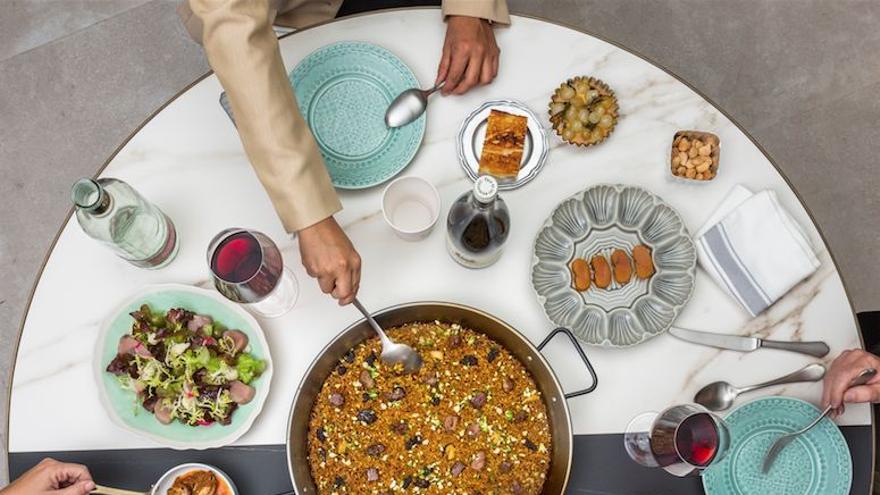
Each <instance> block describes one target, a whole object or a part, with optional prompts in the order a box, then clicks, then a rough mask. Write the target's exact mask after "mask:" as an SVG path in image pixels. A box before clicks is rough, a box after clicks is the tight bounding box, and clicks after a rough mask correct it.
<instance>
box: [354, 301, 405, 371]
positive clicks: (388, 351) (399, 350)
mask: <svg viewBox="0 0 880 495" xmlns="http://www.w3.org/2000/svg"><path fill="white" fill-rule="evenodd" d="M352 304H354V307H356V308H357V309H358V311H360V312H361V314H362V315H364V318H366V319H367V323H369V324H370V326H371V327H373V330H375V331H376V333H377V334H379V340H381V341H382V354H381V355H380V356H379V358H380V359H381V360H382V361H384V362H385V363H387V364H390V365H395V364H397V363H401V364H403V370H404V371H405V372H406V373H415V372H417V371H419V369H420V368H421V367H422V357H421V356H419V353H418V352H416V350H415V349H413V348H412V347H410V346H408V345H406V344H398V343H396V342H394V341H393V340H391V339H389V338H388V336H387V335H385V332H384V331H382V327H380V326H379V324H378V323H376V320H375V319H373V316H372V315H370V312H369V311H367V310H366V308H364V306H363V305H362V304H361V302H360V301H358V300H357V298H355V300H354V301H353V303H352Z"/></svg>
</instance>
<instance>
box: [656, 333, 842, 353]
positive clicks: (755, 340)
mask: <svg viewBox="0 0 880 495" xmlns="http://www.w3.org/2000/svg"><path fill="white" fill-rule="evenodd" d="M669 333H671V334H672V335H674V336H675V337H678V338H679V339H681V340H686V341H688V342H692V343H694V344H700V345H707V346H710V347H718V348H720V349H730V350H733V351H739V352H751V351H754V350H757V349H760V348H761V347H765V348H768V349H778V350H782V351H790V352H798V353H801V354H807V355H810V356H815V357H824V356H826V355H827V354H828V352H829V351H830V349H829V348H828V345H827V344H826V343H825V342H782V341H778V340H765V339H762V338H760V337H745V336H742V335H726V334H721V333H713V332H700V331H697V330H689V329H687V328H676V327H672V328H670V329H669Z"/></svg>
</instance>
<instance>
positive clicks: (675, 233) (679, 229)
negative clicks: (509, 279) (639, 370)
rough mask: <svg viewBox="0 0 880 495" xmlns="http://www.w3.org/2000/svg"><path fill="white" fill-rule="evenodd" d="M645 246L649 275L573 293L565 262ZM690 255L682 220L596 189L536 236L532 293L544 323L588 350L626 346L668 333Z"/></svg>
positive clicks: (662, 207) (648, 196) (621, 190)
mask: <svg viewBox="0 0 880 495" xmlns="http://www.w3.org/2000/svg"><path fill="white" fill-rule="evenodd" d="M640 245H641V246H647V247H648V248H650V256H651V258H652V262H653V266H654V267H655V268H656V271H655V272H654V273H653V274H652V275H651V276H650V277H649V278H646V279H637V278H635V277H633V279H632V280H631V281H629V282H627V283H625V284H618V283H614V282H612V283H611V284H610V286H609V287H608V288H607V289H598V288H596V287H595V286H596V283H593V284H592V285H593V287H591V288H590V289H589V290H586V291H579V290H576V287H575V284H574V283H573V279H572V269H571V268H570V267H571V266H572V262H573V261H574V260H575V259H586V260H589V259H591V258H592V257H593V256H596V255H599V256H603V257H606V258H607V257H610V256H609V255H610V254H611V253H612V252H614V251H615V250H623V251H625V252H627V253H631V252H632V251H633V248H634V247H636V246H640ZM696 266H697V252H696V249H695V248H694V243H693V241H692V240H691V237H690V234H689V233H688V231H687V228H686V227H685V225H684V222H683V221H682V219H681V217H680V216H679V215H678V212H676V211H675V210H674V209H672V207H670V206H669V205H668V204H666V202H664V201H663V200H662V199H661V198H660V197H659V196H657V195H655V194H653V193H651V192H649V191H646V190H645V189H642V188H639V187H635V186H627V185H622V184H617V185H610V184H601V185H597V186H593V187H590V188H589V189H587V190H585V191H582V192H579V193H577V194H575V195H574V196H571V197H569V198H568V199H565V200H563V201H562V203H560V204H559V205H558V206H557V207H556V209H555V210H553V212H552V213H551V214H550V217H549V218H548V219H547V221H546V222H545V223H544V226H543V227H541V229H540V230H539V231H538V235H537V237H536V239H535V244H534V249H533V255H532V273H531V276H532V287H533V288H534V289H535V293H536V294H537V296H538V302H539V303H540V304H541V306H542V307H543V308H544V312H545V313H546V314H547V317H548V318H549V319H550V321H552V322H553V323H554V324H555V325H557V326H562V327H566V328H570V329H571V330H572V332H574V334H575V335H577V336H578V338H579V339H580V340H582V341H583V342H585V343H587V344H593V345H603V346H608V347H626V346H632V345H635V344H639V343H641V342H645V341H646V340H648V339H650V338H652V337H655V336H657V335H660V334H661V333H663V332H665V331H666V330H668V329H669V327H670V326H671V325H672V322H673V321H675V318H676V317H677V316H678V314H679V312H680V311H681V310H682V308H684V306H685V304H687V302H688V301H689V300H690V298H691V295H692V294H693V291H694V280H695V277H696Z"/></svg>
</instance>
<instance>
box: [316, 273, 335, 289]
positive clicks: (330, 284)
mask: <svg viewBox="0 0 880 495" xmlns="http://www.w3.org/2000/svg"><path fill="white" fill-rule="evenodd" d="M318 286H319V287H321V292H323V293H324V294H330V293H332V292H333V288H334V287H335V286H336V277H335V276H334V275H333V274H332V273H327V274H325V275H321V276H320V277H318Z"/></svg>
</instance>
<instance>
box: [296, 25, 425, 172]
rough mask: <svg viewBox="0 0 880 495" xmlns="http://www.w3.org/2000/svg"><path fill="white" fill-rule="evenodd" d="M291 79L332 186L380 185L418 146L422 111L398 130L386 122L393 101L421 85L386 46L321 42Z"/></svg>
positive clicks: (423, 131)
mask: <svg viewBox="0 0 880 495" xmlns="http://www.w3.org/2000/svg"><path fill="white" fill-rule="evenodd" d="M290 84H291V85H293V90H294V93H295V94H296V99H297V101H298V102H299V107H300V110H301V111H302V114H303V116H304V117H305V119H306V121H307V122H308V123H309V127H310V128H311V130H312V134H313V135H314V136H315V140H316V141H317V142H318V146H319V147H320V148H321V154H322V155H323V156H324V162H325V163H326V165H327V170H328V171H329V172H330V178H331V179H332V180H333V185H334V186H336V187H338V188H341V189H363V188H367V187H372V186H375V185H378V184H381V183H383V182H385V181H387V180H388V179H390V178H392V177H394V176H395V175H397V174H398V173H399V172H400V171H401V170H403V169H404V168H405V167H406V166H407V165H408V164H409V162H410V161H411V160H412V159H413V157H414V156H415V154H416V151H418V149H419V145H420V144H421V142H422V137H423V136H424V135H425V116H424V115H422V116H421V117H419V119H418V120H416V121H415V122H413V123H411V124H409V125H406V126H403V127H400V128H397V129H389V128H387V127H386V126H385V110H386V109H387V108H388V105H389V104H390V103H391V101H392V100H394V98H396V97H397V95H398V94H400V93H401V92H402V91H404V90H405V89H408V88H414V87H418V86H419V84H418V80H416V76H415V75H413V73H412V71H411V70H410V69H409V67H407V66H406V65H405V64H404V63H403V62H402V61H401V60H400V59H399V58H397V56H396V55H394V54H393V53H391V52H389V51H388V50H386V49H384V48H382V47H379V46H376V45H372V44H369V43H362V42H354V41H343V42H340V43H334V44H332V45H328V46H325V47H323V48H320V49H318V50H316V51H315V52H313V53H312V54H311V55H309V56H308V57H306V58H305V59H304V60H303V61H302V62H300V63H299V65H297V66H296V67H295V68H294V69H293V70H292V71H291V72H290Z"/></svg>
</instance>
